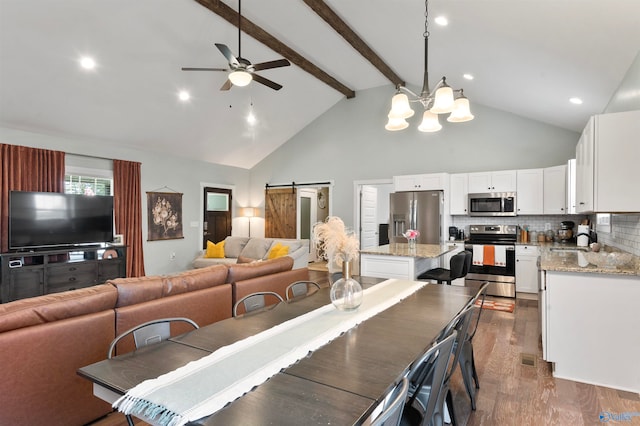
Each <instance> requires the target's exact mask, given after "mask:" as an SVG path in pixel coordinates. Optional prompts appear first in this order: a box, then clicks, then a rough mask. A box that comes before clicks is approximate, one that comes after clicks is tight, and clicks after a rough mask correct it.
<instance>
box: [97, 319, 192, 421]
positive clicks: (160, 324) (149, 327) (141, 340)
mask: <svg viewBox="0 0 640 426" xmlns="http://www.w3.org/2000/svg"><path fill="white" fill-rule="evenodd" d="M174 322H184V323H187V324H190V325H191V326H193V328H194V329H197V328H199V327H198V324H196V323H195V321H193V320H190V319H189V318H183V317H175V318H160V319H155V320H152V321H147V322H145V323H142V324H139V325H137V326H135V327H132V328H130V329H129V330H127V331H125V332H123V333H121V334H120V335H119V336H118V337H116V338H115V339H113V340H112V341H111V344H110V345H109V349H107V359H111V358H112V357H113V350H114V349H115V347H116V345H117V344H118V342H119V341H120V340H122V339H123V338H125V337H127V336H129V335H130V334H133V340H134V342H135V345H136V349H138V348H142V347H144V346H147V345H152V344H154V343H159V342H161V341H163V340H166V339H168V338H169V337H171V323H174ZM124 417H125V419H126V420H127V425H128V426H134V423H133V419H132V418H131V415H130V414H126V415H125V416H124Z"/></svg>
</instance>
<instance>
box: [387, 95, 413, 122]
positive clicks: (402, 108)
mask: <svg viewBox="0 0 640 426" xmlns="http://www.w3.org/2000/svg"><path fill="white" fill-rule="evenodd" d="M413 114H414V111H413V110H412V109H411V106H409V98H408V97H407V95H405V94H404V93H396V94H395V95H394V96H393V98H392V99H391V111H389V115H390V116H393V117H398V118H400V117H401V118H409V117H412V116H413Z"/></svg>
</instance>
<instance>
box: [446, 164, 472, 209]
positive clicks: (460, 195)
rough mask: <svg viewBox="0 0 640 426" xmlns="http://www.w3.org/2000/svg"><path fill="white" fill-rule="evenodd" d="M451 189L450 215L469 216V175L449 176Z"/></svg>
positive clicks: (457, 174)
mask: <svg viewBox="0 0 640 426" xmlns="http://www.w3.org/2000/svg"><path fill="white" fill-rule="evenodd" d="M449 184H450V188H451V195H450V199H451V201H450V203H449V214H467V209H468V198H469V197H468V195H469V179H468V175H467V173H456V174H452V175H449Z"/></svg>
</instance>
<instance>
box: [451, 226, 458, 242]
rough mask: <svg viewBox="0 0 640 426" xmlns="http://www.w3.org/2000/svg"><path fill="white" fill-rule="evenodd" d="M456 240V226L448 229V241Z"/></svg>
mask: <svg viewBox="0 0 640 426" xmlns="http://www.w3.org/2000/svg"><path fill="white" fill-rule="evenodd" d="M457 239H458V228H457V227H456V226H450V227H449V240H450V241H453V240H457Z"/></svg>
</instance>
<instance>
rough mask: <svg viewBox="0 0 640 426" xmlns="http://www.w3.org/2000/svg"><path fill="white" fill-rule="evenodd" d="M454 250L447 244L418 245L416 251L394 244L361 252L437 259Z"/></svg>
mask: <svg viewBox="0 0 640 426" xmlns="http://www.w3.org/2000/svg"><path fill="white" fill-rule="evenodd" d="M453 250H455V247H449V246H448V245H447V243H443V244H416V248H415V249H409V245H408V244H407V243H392V244H387V245H384V246H378V247H375V248H370V249H364V250H360V254H373V255H382V256H401V257H424V258H436V257H440V256H442V255H443V254H446V253H449V252H450V251H453Z"/></svg>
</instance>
